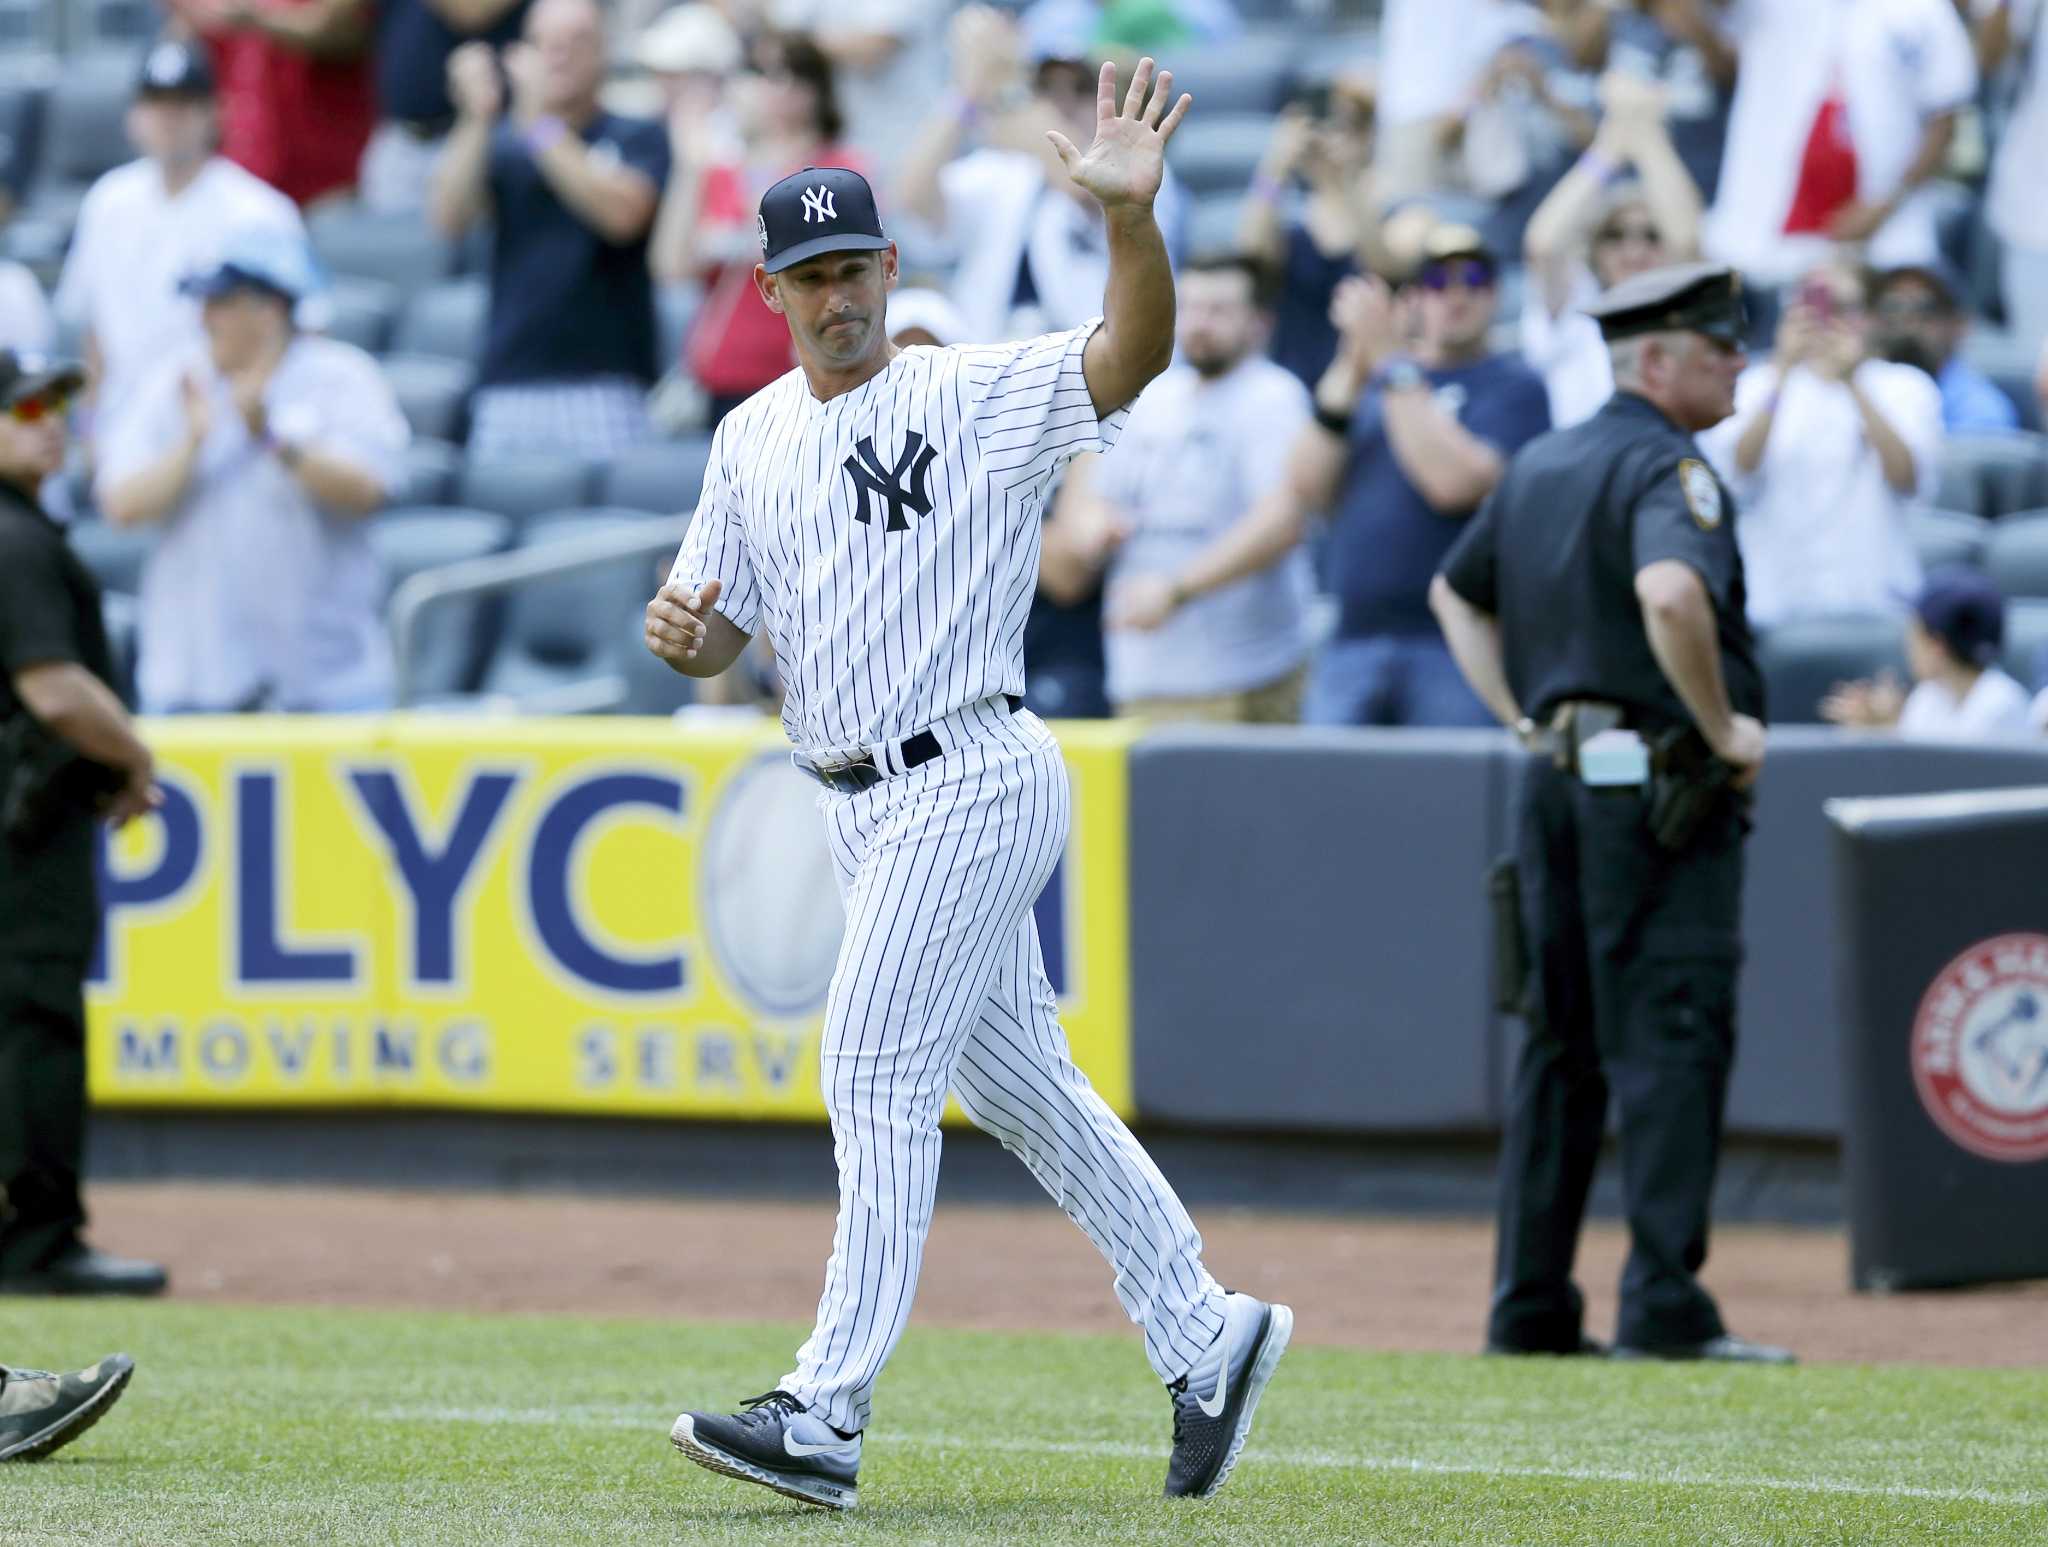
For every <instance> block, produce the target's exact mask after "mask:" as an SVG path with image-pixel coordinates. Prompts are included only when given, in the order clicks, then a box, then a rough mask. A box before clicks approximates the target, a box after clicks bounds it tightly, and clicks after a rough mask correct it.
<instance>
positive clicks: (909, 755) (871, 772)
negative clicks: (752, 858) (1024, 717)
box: [790, 693, 1024, 795]
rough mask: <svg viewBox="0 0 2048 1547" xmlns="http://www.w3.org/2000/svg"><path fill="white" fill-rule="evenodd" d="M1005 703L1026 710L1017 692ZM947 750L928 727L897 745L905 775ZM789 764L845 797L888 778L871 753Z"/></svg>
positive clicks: (801, 757)
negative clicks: (836, 760) (828, 760)
mask: <svg viewBox="0 0 2048 1547" xmlns="http://www.w3.org/2000/svg"><path fill="white" fill-rule="evenodd" d="M1003 702H1004V703H1005V704H1007V705H1008V706H1009V709H1010V713H1012V714H1015V713H1016V712H1017V711H1018V710H1019V709H1022V708H1023V707H1024V700H1023V699H1021V698H1019V697H1018V696H1017V695H1016V694H1015V693H1005V694H1004V695H1003ZM945 750H946V749H945V748H944V747H942V746H941V745H939V738H938V737H937V736H935V735H933V734H932V732H931V730H930V728H929V727H927V728H926V729H924V730H921V731H918V732H916V733H915V734H914V735H910V736H905V737H904V738H903V739H902V740H901V741H899V742H897V743H896V759H895V760H896V761H897V762H898V763H900V764H901V765H902V767H903V771H904V772H905V773H909V772H910V770H911V769H913V768H917V767H921V766H922V765H923V764H926V763H929V762H930V761H931V760H932V759H933V758H935V757H938V756H939V755H940V754H941V753H943V752H944V751H945ZM790 761H791V762H793V763H795V764H796V767H797V770H798V772H800V773H804V774H808V775H809V776H810V777H811V778H813V779H815V780H817V781H818V783H820V784H822V785H824V786H825V788H826V789H828V790H837V791H839V792H840V793H841V794H842V795H858V794H859V793H860V792H861V791H862V790H867V789H873V788H874V787H875V786H876V785H877V784H880V783H881V782H882V781H883V780H884V779H886V778H888V777H889V775H888V774H886V773H884V772H883V771H882V768H881V766H880V765H879V764H877V763H876V762H875V754H874V753H873V752H872V751H869V752H863V753H862V754H861V755H860V756H859V757H854V758H848V759H847V760H846V761H844V762H835V763H820V762H818V761H817V760H816V759H814V758H809V757H806V756H804V754H803V753H801V752H799V753H796V754H795V755H794V756H793V757H792V758H791V759H790Z"/></svg>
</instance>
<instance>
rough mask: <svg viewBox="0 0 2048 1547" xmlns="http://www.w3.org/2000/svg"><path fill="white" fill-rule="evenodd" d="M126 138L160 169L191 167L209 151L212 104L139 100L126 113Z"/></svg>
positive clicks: (194, 100) (199, 99)
mask: <svg viewBox="0 0 2048 1547" xmlns="http://www.w3.org/2000/svg"><path fill="white" fill-rule="evenodd" d="M128 138H129V139H130V140H132V141H133V142H134V144H135V148H136V149H137V150H138V151H140V152H141V153H142V154H143V155H144V156H146V157H148V158H149V159H150V160H151V161H154V162H156V163H157V164H158V165H160V166H170V167H189V166H193V165H195V164H197V163H198V162H200V161H203V160H205V159H206V156H207V154H208V152H210V151H211V150H212V149H213V103H212V101H211V100H210V99H209V98H206V97H182V96H154V95H152V96H146V97H140V98H138V99H137V100H136V103H135V105H134V106H133V107H131V108H130V109H129V110H128Z"/></svg>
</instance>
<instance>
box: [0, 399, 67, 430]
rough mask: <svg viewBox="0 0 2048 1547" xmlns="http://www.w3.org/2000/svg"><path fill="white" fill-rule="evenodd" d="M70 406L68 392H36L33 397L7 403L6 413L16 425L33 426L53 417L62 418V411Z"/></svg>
mask: <svg viewBox="0 0 2048 1547" xmlns="http://www.w3.org/2000/svg"><path fill="white" fill-rule="evenodd" d="M70 406H71V394H70V393H68V392H38V393H36V394H35V396H33V397H25V398H22V399H20V400H19V401H18V402H14V403H9V404H8V405H7V412H8V415H9V417H11V418H12V419H13V420H14V421H15V422H16V423H17V424H34V423H36V422H37V421H38V420H42V419H48V418H50V417H51V416H53V415H54V416H56V417H58V418H62V417H63V414H64V410H65V409H67V408H69V407H70Z"/></svg>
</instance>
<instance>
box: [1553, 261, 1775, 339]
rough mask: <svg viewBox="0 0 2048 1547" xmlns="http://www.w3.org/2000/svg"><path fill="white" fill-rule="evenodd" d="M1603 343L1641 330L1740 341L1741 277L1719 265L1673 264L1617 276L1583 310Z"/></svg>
mask: <svg viewBox="0 0 2048 1547" xmlns="http://www.w3.org/2000/svg"><path fill="white" fill-rule="evenodd" d="M1586 315H1588V316H1589V317H1591V318H1593V319H1594V321H1596V322H1598V323H1599V324H1600V336H1601V337H1602V338H1604V339H1606V340H1607V341H1608V342H1609V343H1613V342H1614V341H1615V340H1616V339H1623V338H1634V337H1635V336H1636V335H1638V334H1641V333H1663V332H1667V331H1673V330H1676V331H1680V332H1686V333H1704V334H1706V335H1707V337H1709V338H1716V339H1719V340H1720V341H1721V342H1722V343H1724V344H1739V343H1741V342H1742V337H1743V332H1744V326H1743V325H1744V321H1745V315H1744V311H1743V306H1742V276H1741V275H1739V274H1737V273H1736V272H1735V270H1733V269H1731V268H1729V267H1728V266H1727V265H1726V264H1722V263H1674V264H1668V265H1666V266H1665V267H1664V268H1661V269H1650V270H1648V271H1647V272H1645V273H1642V274H1637V275H1635V276H1633V277H1632V278H1629V279H1624V280H1622V281H1621V282H1620V283H1619V284H1617V285H1616V286H1614V288H1613V289H1611V290H1609V291H1607V292H1606V294H1604V295H1602V296H1600V297H1599V298H1598V299H1597V300H1595V301H1594V302H1592V304H1590V305H1589V306H1587V308H1586Z"/></svg>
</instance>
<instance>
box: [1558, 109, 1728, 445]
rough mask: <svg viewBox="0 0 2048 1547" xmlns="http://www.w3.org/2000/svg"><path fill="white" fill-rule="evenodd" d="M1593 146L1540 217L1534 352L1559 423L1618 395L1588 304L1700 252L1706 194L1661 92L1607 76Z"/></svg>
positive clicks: (1569, 421)
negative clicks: (1683, 155) (1676, 140)
mask: <svg viewBox="0 0 2048 1547" xmlns="http://www.w3.org/2000/svg"><path fill="white" fill-rule="evenodd" d="M1600 103H1601V107H1602V109H1603V112H1604V116H1603V117H1602V119H1601V121H1600V128H1599V131H1598V133H1596V134H1595V135H1594V138H1593V143H1592V145H1591V146H1590V147H1589V148H1588V149H1587V151H1586V153H1585V154H1584V155H1583V156H1581V157H1580V158H1579V160H1578V162H1577V164H1575V165H1574V166H1573V167H1572V169H1571V170H1570V171H1569V172H1567V173H1566V174H1565V175H1564V176H1563V177H1562V178H1561V179H1559V181H1558V184H1557V186H1556V187H1555V188H1553V189H1551V191H1550V195H1549V197H1547V198H1546V199H1545V200H1544V201H1543V203H1542V204H1541V205H1540V206H1539V207H1538V208H1537V211H1536V213H1535V214H1534V215H1533V216H1531V217H1530V220H1529V229H1528V231H1527V233H1526V234H1525V235H1524V237H1523V242H1522V250H1523V256H1524V257H1525V258H1526V259H1527V261H1528V265H1529V288H1528V291H1527V294H1526V298H1525V300H1524V302H1523V308H1522V354H1523V357H1524V358H1525V359H1527V360H1528V362H1529V364H1530V365H1531V366H1533V367H1534V368H1535V369H1536V370H1538V371H1540V372H1541V373H1542V375H1543V384H1544V386H1545V387H1546V388H1548V389H1549V392H1550V417H1551V420H1552V422H1553V423H1555V424H1556V425H1557V427H1558V428H1560V429H1562V428H1564V427H1565V426H1566V425H1571V424H1577V423H1578V422H1579V421H1580V420H1582V419H1588V418H1590V417H1592V414H1593V412H1594V410H1595V409H1597V408H1599V406H1600V405H1601V404H1602V403H1604V402H1606V401H1607V399H1608V398H1609V397H1610V396H1611V395H1612V394H1613V392H1614V372H1613V368H1612V367H1611V366H1610V365H1609V363H1608V357H1607V346H1606V345H1605V344H1604V343H1602V342H1601V339H1600V328H1599V325H1598V324H1597V323H1595V322H1594V321H1593V319H1592V318H1590V317H1588V316H1587V315H1586V314H1585V312H1584V310H1583V307H1584V306H1585V304H1586V303H1587V302H1588V301H1590V300H1591V299H1593V297H1595V296H1596V295H1599V294H1601V293H1602V292H1603V291H1606V290H1609V289H1611V288H1613V287H1614V286H1615V285H1617V284H1619V283H1620V282H1621V281H1622V280H1624V279H1629V278H1632V277H1633V276H1635V275H1637V274H1642V273H1646V272H1647V271H1649V270H1650V269H1654V268H1661V267H1662V266H1663V265H1665V264H1667V263H1683V262H1687V261H1689V260H1690V259H1692V258H1695V257H1697V256H1698V254H1699V228H1700V191H1699V188H1698V187H1697V186H1696V185H1695V184H1694V182H1693V180H1692V174H1691V173H1690V172H1688V171H1687V170H1686V169H1685V163H1684V162H1683V161H1682V160H1680V159H1679V155H1678V151H1677V149H1676V148H1675V147H1674V146H1673V144H1672V142H1671V135H1670V133H1669V131H1668V129H1667V127H1666V125H1665V120H1664V100H1663V96H1662V94H1661V93H1660V92H1659V90H1658V89H1657V88H1656V87H1655V86H1652V85H1650V84H1648V83H1647V82H1644V81H1641V80H1638V79H1637V78H1635V77H1633V76H1627V75H1619V74H1614V73H1609V74H1608V75H1606V76H1603V77H1602V78H1601V82H1600Z"/></svg>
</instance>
